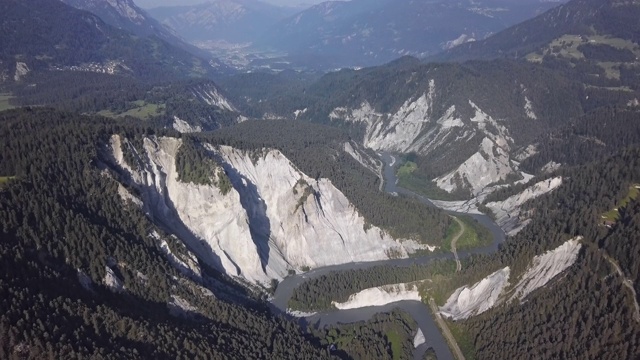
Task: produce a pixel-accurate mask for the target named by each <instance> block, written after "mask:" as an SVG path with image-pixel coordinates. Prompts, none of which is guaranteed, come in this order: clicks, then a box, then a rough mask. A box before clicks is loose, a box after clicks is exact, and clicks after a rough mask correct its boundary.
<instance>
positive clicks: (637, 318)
mask: <svg viewBox="0 0 640 360" xmlns="http://www.w3.org/2000/svg"><path fill="white" fill-rule="evenodd" d="M602 255H603V256H604V258H605V259H607V261H608V262H609V263H610V264H611V265H612V266H613V267H614V268H615V270H616V272H617V273H618V275H619V276H620V278H621V279H622V284H623V285H624V286H626V287H627V288H628V289H629V292H630V293H631V298H632V299H633V305H634V307H635V310H636V311H635V314H634V315H633V319H634V320H635V321H636V322H640V305H638V300H637V299H638V297H637V294H636V289H634V288H633V281H631V280H629V279H627V278H626V277H624V273H623V272H622V269H620V266H619V265H618V263H617V262H616V261H615V260H614V259H613V258H612V257H611V256H609V255H608V254H607V253H605V252H604V251H603V254H602Z"/></svg>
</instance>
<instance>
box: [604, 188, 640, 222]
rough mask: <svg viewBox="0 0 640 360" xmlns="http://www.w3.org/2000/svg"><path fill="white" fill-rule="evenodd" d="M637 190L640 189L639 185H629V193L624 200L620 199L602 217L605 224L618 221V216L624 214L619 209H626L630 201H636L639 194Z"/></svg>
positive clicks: (639, 191)
mask: <svg viewBox="0 0 640 360" xmlns="http://www.w3.org/2000/svg"><path fill="white" fill-rule="evenodd" d="M639 188H640V185H638V184H633V185H631V186H630V187H629V193H628V194H627V196H626V197H625V198H624V199H622V200H621V201H620V202H619V203H618V204H617V205H616V207H615V208H614V209H612V210H610V211H608V212H606V213H605V214H604V215H602V219H603V220H604V221H605V222H611V221H618V220H620V214H621V213H624V210H620V209H621V208H626V207H627V206H628V205H629V203H630V202H631V201H633V200H636V199H637V198H638V194H639V193H640V190H638V189H639Z"/></svg>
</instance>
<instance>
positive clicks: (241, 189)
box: [108, 136, 416, 285]
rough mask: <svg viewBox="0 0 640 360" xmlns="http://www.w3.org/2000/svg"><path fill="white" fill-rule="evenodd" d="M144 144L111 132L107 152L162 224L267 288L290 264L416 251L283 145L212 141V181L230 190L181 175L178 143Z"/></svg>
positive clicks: (221, 266)
mask: <svg viewBox="0 0 640 360" xmlns="http://www.w3.org/2000/svg"><path fill="white" fill-rule="evenodd" d="M143 144H144V145H143V148H141V149H139V150H136V148H135V146H134V145H132V143H131V142H130V141H128V140H126V139H122V138H121V137H120V136H113V137H112V138H111V141H110V150H108V151H109V152H110V153H111V154H112V157H113V160H112V161H113V165H114V166H115V167H116V170H117V171H120V172H121V173H122V176H123V177H122V178H123V181H127V179H129V180H128V181H127V182H128V185H129V186H133V187H135V188H137V189H138V191H139V192H140V193H141V195H142V200H143V202H144V204H145V211H146V212H147V213H148V214H149V215H150V216H151V217H152V218H153V219H155V221H158V222H160V223H162V224H164V225H165V226H167V227H169V228H170V229H171V230H172V231H173V232H175V233H176V234H177V235H178V236H179V237H180V238H181V239H182V240H183V241H185V243H186V244H187V245H188V246H189V248H191V249H192V250H193V251H194V252H195V253H196V254H197V255H198V257H199V258H200V259H201V260H203V261H204V262H205V263H207V264H208V265H210V266H212V267H214V268H216V269H218V270H220V271H223V272H225V273H226V274H228V275H231V276H236V277H242V278H244V279H246V280H248V281H250V282H253V283H258V284H263V285H266V284H268V283H269V282H270V281H271V279H277V280H279V279H282V278H283V277H284V276H286V275H287V272H288V270H298V271H299V270H300V269H302V268H317V267H322V266H327V265H334V264H341V263H346V262H354V261H373V260H381V259H387V258H389V257H391V256H396V257H398V256H399V257H405V256H407V255H408V253H409V252H411V251H414V250H415V248H416V245H415V244H416V241H415V239H413V241H408V240H405V241H408V245H407V247H405V246H404V244H403V242H401V241H396V240H394V239H393V238H392V237H391V236H390V235H389V234H388V233H387V232H385V231H383V230H381V229H380V228H377V227H375V226H371V225H368V226H367V225H366V221H365V219H364V218H363V217H362V215H360V214H359V212H358V211H357V210H356V209H355V208H354V206H353V205H352V204H351V203H350V202H349V200H348V199H347V198H346V197H345V196H344V194H342V192H340V191H339V190H338V189H336V187H335V186H334V185H333V184H332V183H331V181H330V180H328V179H322V178H320V179H312V178H310V177H308V176H307V175H305V174H303V173H302V172H300V171H299V170H297V169H296V168H295V166H294V165H293V164H292V163H291V162H290V161H289V160H288V159H287V158H286V157H284V156H283V155H282V153H280V152H279V151H277V150H268V149H264V150H263V151H262V152H261V153H257V154H256V153H255V152H254V153H252V152H246V151H241V150H237V149H234V148H231V147H228V146H219V147H218V146H213V145H208V144H205V145H204V147H205V148H207V149H208V152H209V154H210V156H211V157H212V158H215V159H216V162H217V163H219V164H220V166H221V167H222V169H224V170H223V171H222V170H216V169H215V168H214V169H211V170H210V171H211V175H210V176H212V178H213V179H214V180H213V183H214V184H220V181H222V180H221V179H223V178H226V177H228V179H229V181H230V187H228V188H227V190H223V189H222V188H220V185H218V187H216V186H215V185H206V184H194V183H189V182H183V181H181V180H180V179H179V176H180V175H179V170H177V169H176V159H177V157H178V156H180V155H179V154H178V152H179V151H180V150H179V148H180V147H181V145H182V143H181V141H180V140H178V139H174V138H144V139H143ZM123 149H124V152H123ZM127 153H129V154H127ZM126 158H134V159H136V165H129V164H128V163H127V161H126V160H125V159H126Z"/></svg>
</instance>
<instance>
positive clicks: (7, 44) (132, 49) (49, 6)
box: [0, 0, 214, 81]
mask: <svg viewBox="0 0 640 360" xmlns="http://www.w3.org/2000/svg"><path fill="white" fill-rule="evenodd" d="M0 24H1V25H0V26H2V28H3V29H5V30H4V31H3V38H2V41H3V45H2V49H1V50H0V51H1V52H0V58H1V59H2V60H1V61H2V67H3V68H4V69H6V71H9V72H10V73H11V74H14V73H17V74H18V76H12V77H11V80H14V81H20V80H24V79H25V75H26V74H27V73H31V74H33V73H41V72H48V71H54V72H58V71H86V72H101V73H107V74H123V75H128V76H135V77H137V78H142V79H155V80H158V79H163V80H165V81H166V80H169V79H175V78H180V77H189V76H208V75H211V74H212V73H213V72H214V68H212V67H211V65H210V64H209V63H208V62H207V61H206V60H204V59H201V58H198V57H197V56H194V55H192V54H190V53H188V52H186V51H184V50H181V49H178V48H175V47H173V46H172V45H170V44H168V43H166V42H164V41H163V40H161V39H159V38H155V37H147V38H137V37H135V36H133V35H131V34H129V33H127V32H125V31H122V30H117V29H115V28H113V27H111V26H110V25H107V24H106V23H105V22H103V21H102V20H101V19H100V18H99V17H97V16H96V15H93V14H90V13H88V12H85V11H80V10H77V9H75V8H73V7H71V6H68V5H65V4H63V3H61V2H59V1H44V0H29V1H14V0H3V1H2V2H0Z"/></svg>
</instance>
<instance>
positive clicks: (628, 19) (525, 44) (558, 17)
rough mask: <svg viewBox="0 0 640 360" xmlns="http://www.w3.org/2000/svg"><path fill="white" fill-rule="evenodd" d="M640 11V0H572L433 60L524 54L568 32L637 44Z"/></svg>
mask: <svg viewBox="0 0 640 360" xmlns="http://www.w3.org/2000/svg"><path fill="white" fill-rule="evenodd" d="M639 14H640V3H638V2H637V1H626V0H606V1H600V0H572V1H569V2H567V3H566V4H563V5H560V6H558V7H556V8H554V9H551V10H549V11H547V12H546V13H544V14H542V15H540V16H538V17H536V18H534V19H531V20H528V21H524V22H523V23H521V24H517V25H515V26H513V27H511V28H509V29H506V30H504V31H501V32H500V33H498V34H496V35H494V36H492V37H490V38H488V39H486V40H482V41H478V42H476V43H468V44H463V45H460V46H458V47H456V48H453V49H450V50H447V51H445V52H444V53H443V54H439V55H437V56H435V57H433V58H431V59H430V60H434V61H438V60H452V61H463V60H469V59H495V58H502V57H505V56H506V57H516V58H517V57H520V58H522V57H525V56H526V55H528V54H530V53H533V52H535V51H539V50H542V49H543V48H544V47H546V46H548V45H550V44H551V43H552V41H554V40H556V39H560V38H561V37H562V36H563V35H567V34H570V35H586V36H591V35H598V36H601V37H609V38H622V39H627V40H631V41H632V42H634V43H636V44H637V43H638V42H639V41H640V39H639V38H638V33H639V31H640V28H639V25H638V22H637V21H636V19H637V18H638V15H639ZM614 19H615V20H614Z"/></svg>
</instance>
